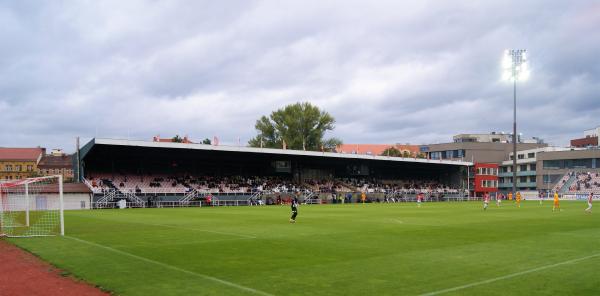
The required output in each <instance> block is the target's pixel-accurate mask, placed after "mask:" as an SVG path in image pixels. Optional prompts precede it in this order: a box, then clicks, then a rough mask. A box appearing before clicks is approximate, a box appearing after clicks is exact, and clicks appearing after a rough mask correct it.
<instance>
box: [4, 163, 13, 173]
mask: <svg viewBox="0 0 600 296" xmlns="http://www.w3.org/2000/svg"><path fill="white" fill-rule="evenodd" d="M12 169H13V167H12V165H10V164H7V165H6V166H5V170H6V171H7V172H12Z"/></svg>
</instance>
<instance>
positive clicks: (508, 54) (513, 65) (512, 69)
mask: <svg viewBox="0 0 600 296" xmlns="http://www.w3.org/2000/svg"><path fill="white" fill-rule="evenodd" d="M502 70H503V73H502V79H503V80H512V81H519V80H521V81H524V80H527V79H528V78H529V67H528V63H527V51H526V50H525V49H510V50H508V49H507V50H505V51H504V58H503V60H502Z"/></svg>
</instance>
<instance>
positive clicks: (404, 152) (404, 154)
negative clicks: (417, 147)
mask: <svg viewBox="0 0 600 296" xmlns="http://www.w3.org/2000/svg"><path fill="white" fill-rule="evenodd" d="M402 157H404V158H409V157H410V152H408V151H407V150H404V151H402Z"/></svg>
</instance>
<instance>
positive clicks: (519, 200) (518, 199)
mask: <svg viewBox="0 0 600 296" xmlns="http://www.w3.org/2000/svg"><path fill="white" fill-rule="evenodd" d="M520 207H521V192H519V191H517V208H520Z"/></svg>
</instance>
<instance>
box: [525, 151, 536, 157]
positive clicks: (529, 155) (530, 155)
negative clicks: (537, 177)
mask: <svg viewBox="0 0 600 296" xmlns="http://www.w3.org/2000/svg"><path fill="white" fill-rule="evenodd" d="M534 157H535V152H530V153H527V158H534Z"/></svg>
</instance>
